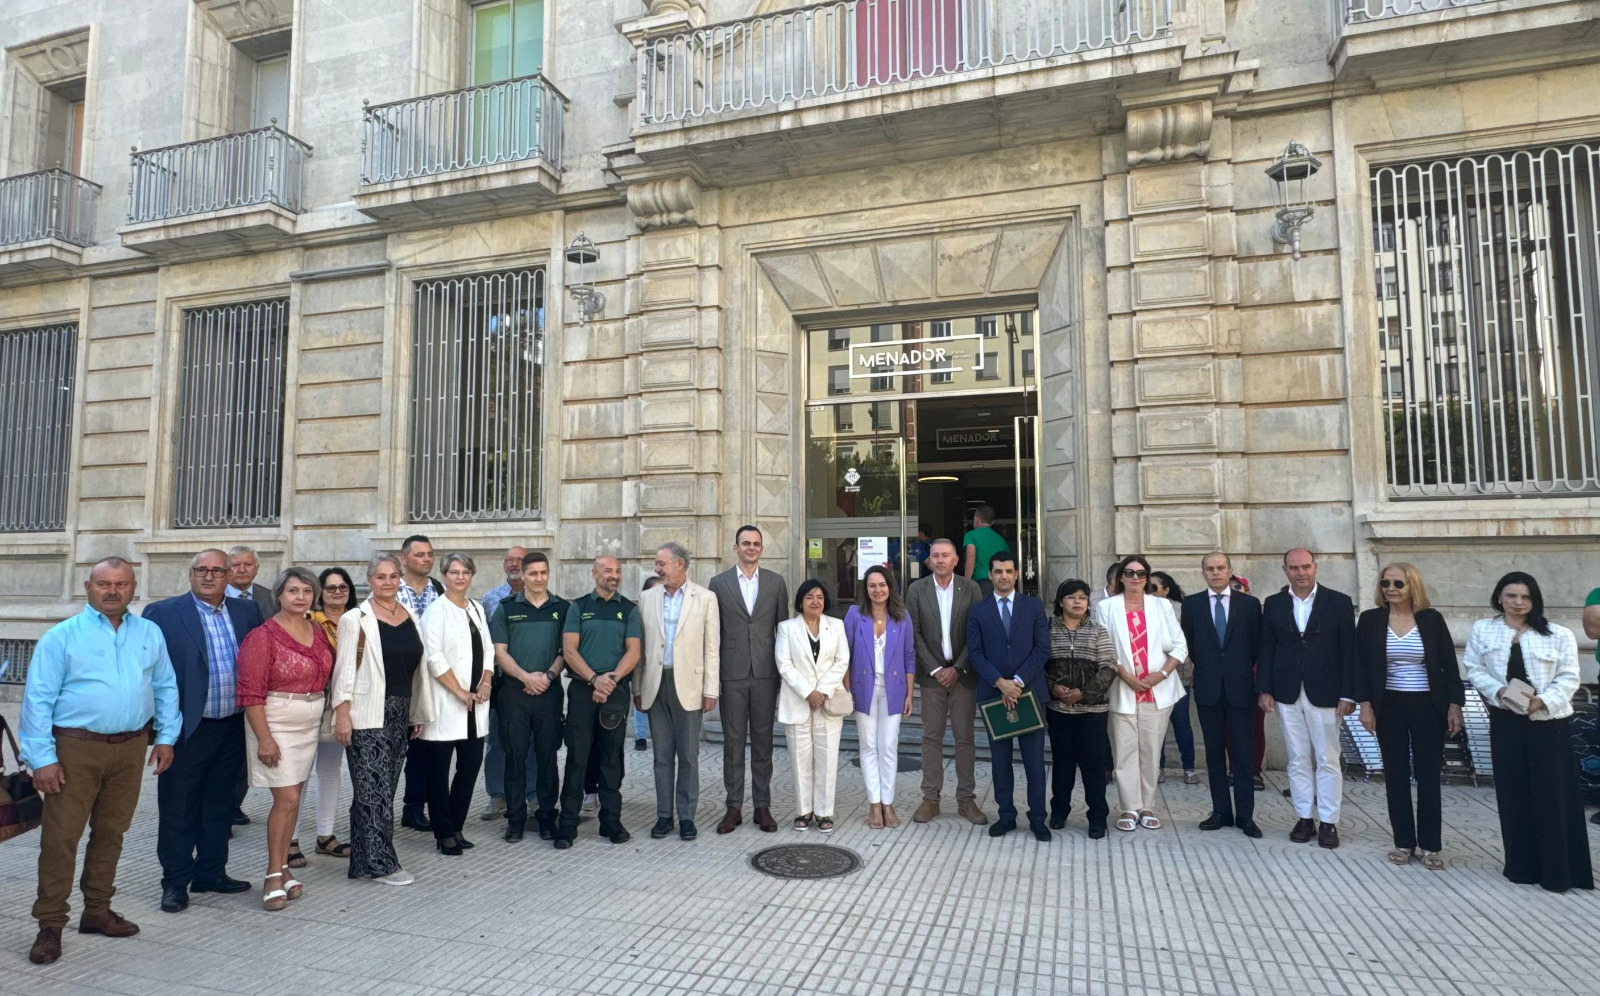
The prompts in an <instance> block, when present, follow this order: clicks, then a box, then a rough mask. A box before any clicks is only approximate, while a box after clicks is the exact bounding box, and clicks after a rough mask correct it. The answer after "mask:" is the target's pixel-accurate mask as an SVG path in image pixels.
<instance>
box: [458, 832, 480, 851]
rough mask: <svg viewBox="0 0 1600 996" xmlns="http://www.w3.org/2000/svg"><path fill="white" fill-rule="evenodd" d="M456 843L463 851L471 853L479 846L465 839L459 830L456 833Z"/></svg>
mask: <svg viewBox="0 0 1600 996" xmlns="http://www.w3.org/2000/svg"><path fill="white" fill-rule="evenodd" d="M456 843H457V844H460V845H461V849H462V850H463V851H470V850H472V849H473V848H474V847H477V846H478V845H477V844H474V843H473V842H472V841H470V840H468V839H467V838H465V837H463V836H462V835H461V832H460V831H459V830H458V831H456Z"/></svg>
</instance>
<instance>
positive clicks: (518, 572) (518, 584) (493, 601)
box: [478, 546, 548, 820]
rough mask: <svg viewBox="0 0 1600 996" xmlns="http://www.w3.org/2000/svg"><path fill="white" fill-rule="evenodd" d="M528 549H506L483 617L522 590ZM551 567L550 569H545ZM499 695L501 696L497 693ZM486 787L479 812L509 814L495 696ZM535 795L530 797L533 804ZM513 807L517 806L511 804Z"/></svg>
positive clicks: (532, 767) (531, 764) (490, 816)
mask: <svg viewBox="0 0 1600 996" xmlns="http://www.w3.org/2000/svg"><path fill="white" fill-rule="evenodd" d="M527 553H528V551H527V548H525V547H520V546H514V547H511V548H510V549H508V550H506V553H505V556H504V557H501V558H500V570H501V572H502V573H504V574H505V578H506V579H505V580H504V581H502V582H501V583H500V584H498V585H495V586H494V587H493V588H490V589H489V590H488V591H486V592H484V595H483V617H484V618H485V619H493V618H494V613H495V610H496V609H498V608H499V607H500V603H501V602H503V601H505V600H506V599H508V598H510V597H511V596H512V595H515V594H518V593H519V592H521V591H522V558H523V557H525V556H527ZM546 569H548V568H546ZM496 698H498V696H496ZM526 762H527V765H528V767H527V770H528V771H537V770H538V765H537V764H536V762H535V759H534V756H533V744H532V743H531V742H530V743H529V744H528V751H527V754H526ZM483 787H484V790H485V791H486V792H488V793H489V805H487V806H485V807H484V810H483V812H482V813H480V814H478V815H479V817H480V818H481V819H484V820H498V819H501V818H503V817H504V816H505V815H506V810H507V808H508V806H507V803H506V755H505V751H504V748H503V747H502V746H501V743H500V717H499V706H498V704H497V703H496V701H495V699H493V698H491V699H490V700H489V742H488V743H486V744H484V746H483ZM528 788H529V789H532V788H533V783H532V782H531V781H530V782H529V783H528ZM533 801H534V797H533V796H531V795H530V796H529V797H528V798H527V802H529V803H532V802H533ZM512 808H514V807H512Z"/></svg>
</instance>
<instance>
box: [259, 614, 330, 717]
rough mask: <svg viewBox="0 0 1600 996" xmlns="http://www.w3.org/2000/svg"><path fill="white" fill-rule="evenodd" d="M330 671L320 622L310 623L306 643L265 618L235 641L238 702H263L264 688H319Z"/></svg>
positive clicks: (309, 690) (302, 691) (304, 691)
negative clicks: (309, 635) (243, 636)
mask: <svg viewBox="0 0 1600 996" xmlns="http://www.w3.org/2000/svg"><path fill="white" fill-rule="evenodd" d="M332 674H333V647H332V646H330V645H329V643H328V638H327V637H326V636H324V635H323V632H322V627H321V626H315V625H313V626H312V627H311V645H310V646H309V647H308V646H306V645H305V644H303V643H301V642H300V641H298V640H296V639H295V638H294V637H292V636H290V635H289V631H288V630H286V629H284V628H283V627H282V626H280V625H278V621H277V620H276V619H268V620H267V621H266V622H265V623H264V624H262V625H260V626H257V627H256V628H255V629H253V630H251V631H250V635H249V636H246V637H245V638H244V642H243V643H241V644H239V663H238V684H237V693H238V698H239V706H240V707H241V708H243V707H245V706H258V705H265V704H266V701H267V693H268V692H296V693H300V694H310V693H312V692H320V691H322V690H323V689H325V688H327V687H328V678H329V677H330V676H332Z"/></svg>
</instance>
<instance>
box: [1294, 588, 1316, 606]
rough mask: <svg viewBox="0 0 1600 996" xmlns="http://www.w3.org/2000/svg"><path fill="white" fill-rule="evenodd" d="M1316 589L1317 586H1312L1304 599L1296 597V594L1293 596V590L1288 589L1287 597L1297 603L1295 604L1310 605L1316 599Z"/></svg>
mask: <svg viewBox="0 0 1600 996" xmlns="http://www.w3.org/2000/svg"><path fill="white" fill-rule="evenodd" d="M1318 587H1319V586H1318V585H1312V586H1311V590H1310V591H1308V592H1306V597H1305V598H1301V597H1300V596H1299V595H1296V594H1295V593H1294V589H1293V588H1290V589H1289V597H1290V598H1292V599H1294V600H1295V601H1297V602H1305V603H1307V604H1309V603H1311V602H1314V601H1316V598H1317V588H1318Z"/></svg>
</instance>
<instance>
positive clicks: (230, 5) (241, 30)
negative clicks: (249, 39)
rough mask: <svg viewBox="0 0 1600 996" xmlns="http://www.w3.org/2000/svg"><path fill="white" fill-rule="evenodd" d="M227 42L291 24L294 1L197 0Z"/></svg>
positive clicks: (290, 25) (292, 22)
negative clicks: (226, 37)
mask: <svg viewBox="0 0 1600 996" xmlns="http://www.w3.org/2000/svg"><path fill="white" fill-rule="evenodd" d="M200 7H201V9H202V10H204V11H205V12H206V13H208V14H210V15H211V17H212V19H213V20H215V21H216V22H217V27H219V28H221V29H222V33H223V34H225V35H227V36H228V38H229V40H232V39H235V38H243V37H245V36H247V35H254V34H260V33H261V32H264V31H277V30H281V29H283V28H288V27H292V26H293V24H294V0H200Z"/></svg>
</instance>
